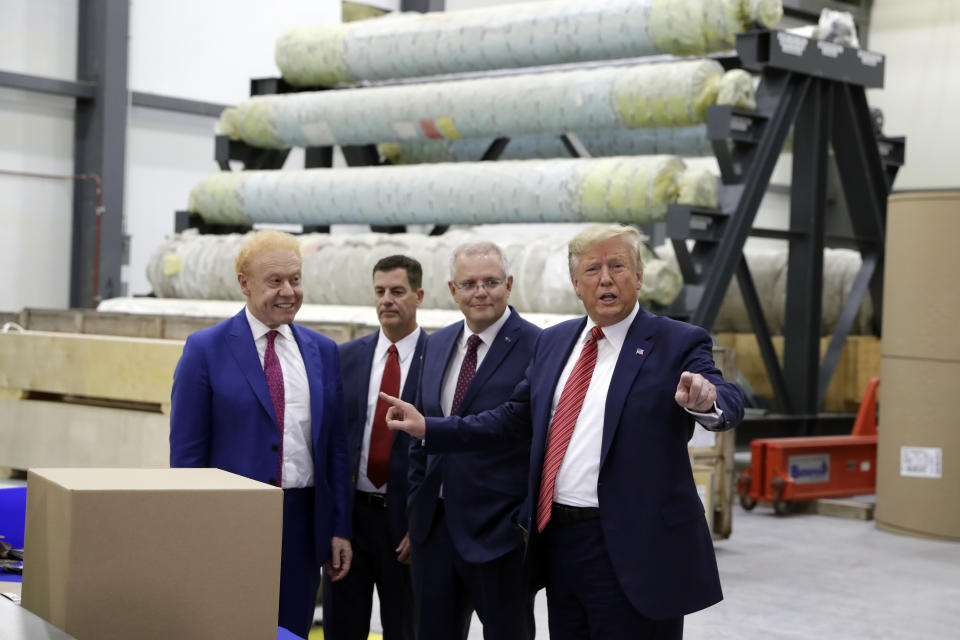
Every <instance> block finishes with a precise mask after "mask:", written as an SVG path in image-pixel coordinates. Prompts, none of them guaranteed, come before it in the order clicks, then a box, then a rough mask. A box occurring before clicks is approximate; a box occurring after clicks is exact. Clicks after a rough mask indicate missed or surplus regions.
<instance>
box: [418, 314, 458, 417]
mask: <svg viewBox="0 0 960 640" xmlns="http://www.w3.org/2000/svg"><path fill="white" fill-rule="evenodd" d="M458 325H459V326H460V330H459V331H438V332H437V333H435V334H433V335H432V336H430V346H431V349H430V351H431V353H432V357H430V359H429V360H428V361H427V362H425V363H424V369H423V378H424V381H427V380H429V381H430V382H429V384H425V385H424V390H425V391H426V392H427V393H429V394H430V395H429V397H428V396H427V393H424V398H423V405H424V409H427V408H428V407H436V411H437V415H442V414H441V413H440V411H441V407H442V406H443V405H442V404H441V402H440V394H441V392H442V389H443V379H444V376H445V375H446V371H447V364H448V363H449V362H450V356H451V354H452V353H453V349H454V347H455V346H456V344H457V339H458V338H459V337H460V333H461V332H462V331H463V322H459V323H458ZM434 347H436V348H434Z"/></svg>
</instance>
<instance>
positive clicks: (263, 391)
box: [227, 311, 277, 425]
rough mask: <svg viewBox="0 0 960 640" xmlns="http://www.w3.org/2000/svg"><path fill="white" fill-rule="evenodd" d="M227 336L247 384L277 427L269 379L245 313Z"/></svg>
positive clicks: (231, 324)
mask: <svg viewBox="0 0 960 640" xmlns="http://www.w3.org/2000/svg"><path fill="white" fill-rule="evenodd" d="M227 335H228V339H227V341H228V343H229V344H230V350H231V351H232V352H233V357H234V358H236V360H237V365H238V366H239V367H240V371H242V372H243V375H244V377H245V378H246V379H247V383H248V384H249V385H250V387H251V388H252V389H253V392H254V394H256V396H257V400H259V401H260V405H261V406H263V410H264V411H266V412H267V415H268V416H270V417H271V418H273V423H274V425H276V424H277V417H276V416H275V415H273V401H272V400H271V399H270V389H269V388H267V378H266V376H265V375H264V374H263V366H262V365H261V364H260V356H259V355H258V354H257V345H256V343H255V342H254V341H253V333H252V331H251V330H250V323H249V322H247V317H246V313H245V312H244V311H240V313H238V314H237V315H235V316H234V317H233V319H232V320H231V322H230V331H229V332H228V334H227Z"/></svg>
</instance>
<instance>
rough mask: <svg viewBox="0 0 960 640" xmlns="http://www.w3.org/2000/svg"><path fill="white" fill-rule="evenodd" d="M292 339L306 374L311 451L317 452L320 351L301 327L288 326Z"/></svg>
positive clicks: (320, 405) (320, 403) (320, 420)
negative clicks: (291, 332)
mask: <svg viewBox="0 0 960 640" xmlns="http://www.w3.org/2000/svg"><path fill="white" fill-rule="evenodd" d="M290 329H291V330H292V331H293V337H294V339H295V340H296V341H297V346H298V347H300V355H301V356H302V357H303V368H304V369H305V370H306V373H307V386H308V387H309V388H310V424H311V432H312V435H313V450H314V451H317V442H318V439H319V437H320V425H321V424H323V392H324V388H323V373H324V372H323V364H322V363H321V361H320V350H319V349H318V348H317V343H316V342H314V341H313V340H312V339H311V338H310V337H309V336H308V335H307V334H306V333H305V332H304V331H303V329H302V328H301V327H299V326H297V325H295V324H292V323H291V324H290Z"/></svg>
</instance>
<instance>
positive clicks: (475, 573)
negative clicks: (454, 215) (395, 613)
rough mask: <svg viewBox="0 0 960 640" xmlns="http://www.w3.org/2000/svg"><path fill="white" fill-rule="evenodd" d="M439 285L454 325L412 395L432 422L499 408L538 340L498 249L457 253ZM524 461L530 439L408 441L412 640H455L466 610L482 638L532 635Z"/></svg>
mask: <svg viewBox="0 0 960 640" xmlns="http://www.w3.org/2000/svg"><path fill="white" fill-rule="evenodd" d="M448 286H449V288H450V293H451V295H452V296H453V298H454V300H455V301H456V302H457V304H458V305H459V306H460V310H461V312H462V313H463V316H464V320H463V322H457V323H455V324H452V325H450V326H448V327H445V328H443V329H441V330H439V331H437V332H436V333H434V334H432V335H431V336H430V337H429V338H428V339H427V344H426V347H425V348H424V352H423V367H422V371H421V376H422V379H421V382H420V388H419V390H418V393H417V405H418V406H419V407H420V408H421V410H422V411H423V412H424V413H425V414H426V415H430V416H438V417H442V416H448V415H457V416H462V415H469V414H471V413H477V412H480V411H483V410H485V409H490V408H492V407H496V406H498V405H500V404H502V403H503V402H505V401H506V400H507V399H508V398H509V397H510V392H511V391H512V390H513V388H514V386H516V384H517V383H518V382H519V381H520V380H521V379H522V378H523V372H524V370H525V369H526V367H527V365H528V364H529V362H530V357H531V355H532V354H533V348H534V344H535V343H536V340H537V336H538V335H539V334H540V330H539V329H538V328H537V327H535V326H534V325H532V324H531V323H529V322H527V321H526V320H523V319H522V318H521V317H520V315H519V314H518V313H517V312H516V311H514V310H513V309H511V308H509V307H508V306H507V300H508V298H509V296H510V290H511V289H512V288H513V276H511V275H510V273H509V266H508V264H507V259H506V257H505V256H504V254H503V252H502V251H501V249H500V248H499V247H498V246H497V245H495V244H493V243H490V242H478V243H471V244H466V245H461V246H460V247H458V248H457V249H456V250H455V251H454V252H453V256H452V258H451V263H450V282H449V285H448ZM528 460H529V440H522V439H521V440H520V441H514V442H508V443H506V444H503V445H501V446H495V447H491V448H489V449H486V450H483V451H476V452H470V453H456V454H453V453H451V454H446V455H427V453H426V452H425V451H424V449H423V447H422V445H421V442H420V441H419V440H415V441H414V442H413V444H412V446H411V450H410V497H409V501H408V505H409V516H410V539H411V543H412V545H413V585H414V593H415V596H416V598H415V599H416V603H417V608H418V612H419V615H418V618H419V633H418V638H420V640H457V639H458V638H462V637H465V636H466V633H467V631H468V629H469V625H470V616H471V612H472V610H476V612H477V615H478V616H479V618H480V621H481V622H482V623H483V635H484V638H486V639H487V640H511V639H514V638H515V639H517V640H527V639H529V638H532V637H533V607H532V596H531V595H530V593H529V590H528V589H527V588H526V584H525V582H524V580H523V571H522V555H523V550H522V546H523V541H522V536H521V531H520V529H519V528H518V527H517V517H518V512H519V509H520V505H521V503H522V502H523V500H524V498H525V497H526V491H527V489H526V478H527V465H528Z"/></svg>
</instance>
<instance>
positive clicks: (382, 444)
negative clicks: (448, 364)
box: [323, 255, 426, 640]
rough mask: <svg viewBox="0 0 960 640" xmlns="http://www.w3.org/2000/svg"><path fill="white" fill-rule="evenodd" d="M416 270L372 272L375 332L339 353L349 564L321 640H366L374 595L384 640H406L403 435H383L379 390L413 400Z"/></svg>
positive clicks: (326, 588)
mask: <svg viewBox="0 0 960 640" xmlns="http://www.w3.org/2000/svg"><path fill="white" fill-rule="evenodd" d="M422 280H423V270H422V268H421V267H420V263H419V262H417V261H416V260H414V259H413V258H409V257H407V256H403V255H393V256H388V257H386V258H383V259H381V260H379V261H378V262H377V263H376V265H374V267H373V295H374V302H375V304H376V309H377V317H378V319H379V322H380V329H379V330H378V331H375V332H374V333H371V334H369V335H367V336H364V337H362V338H357V339H356V340H352V341H350V342H347V343H344V344H342V345H340V363H341V367H342V374H343V380H344V388H345V393H344V395H345V403H346V412H347V439H348V451H349V456H350V474H351V478H352V482H353V489H354V491H353V494H352V500H351V502H352V506H353V549H354V555H353V565H352V567H351V570H350V574H349V575H347V576H346V577H345V578H344V579H343V580H341V581H339V582H333V581H331V580H326V579H325V580H324V584H323V627H324V629H323V630H324V637H326V638H327V639H328V640H365V639H366V638H367V635H368V633H369V631H370V612H371V606H372V601H373V589H374V586H376V588H377V593H378V595H379V597H380V622H381V625H382V628H383V637H384V639H385V640H412V638H413V633H414V609H413V595H412V590H411V586H410V568H409V566H408V565H409V564H410V535H409V534H408V532H407V516H406V504H407V452H408V450H409V446H410V437H409V436H408V435H407V434H405V433H402V432H400V433H396V434H394V433H393V432H392V431H390V430H389V429H387V425H386V421H385V415H386V411H387V403H386V402H384V401H383V400H379V398H378V394H379V392H380V391H381V390H385V391H386V390H388V392H389V393H390V394H391V395H400V396H401V397H403V398H406V399H408V400H410V401H413V399H414V397H415V394H416V389H417V381H418V378H419V377H420V375H419V371H420V354H421V352H422V350H423V343H424V341H425V339H426V335H425V334H424V333H423V331H421V329H420V327H419V326H417V307H419V306H420V303H421V302H423V289H422V288H421V287H420V284H421V282H422Z"/></svg>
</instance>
